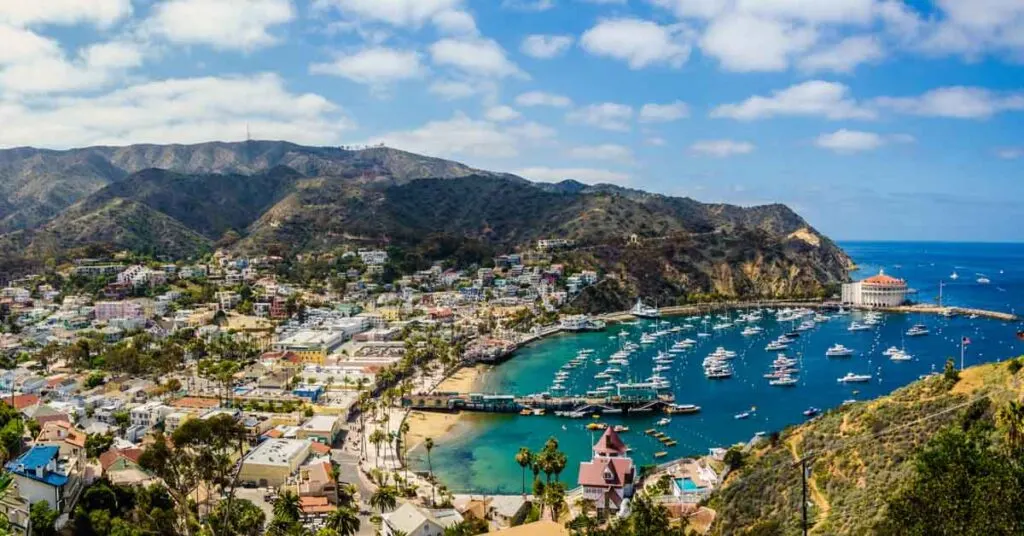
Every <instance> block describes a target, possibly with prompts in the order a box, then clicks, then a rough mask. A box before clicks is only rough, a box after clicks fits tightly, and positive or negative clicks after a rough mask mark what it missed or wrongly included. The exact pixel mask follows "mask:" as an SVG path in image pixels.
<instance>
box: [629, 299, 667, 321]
mask: <svg viewBox="0 0 1024 536" xmlns="http://www.w3.org/2000/svg"><path fill="white" fill-rule="evenodd" d="M629 313H630V314H631V315H633V316H635V317H638V318H660V317H661V311H659V310H658V308H657V307H651V306H649V305H644V302H643V300H641V299H640V298H637V300H636V305H634V306H633V308H632V309H630V310H629Z"/></svg>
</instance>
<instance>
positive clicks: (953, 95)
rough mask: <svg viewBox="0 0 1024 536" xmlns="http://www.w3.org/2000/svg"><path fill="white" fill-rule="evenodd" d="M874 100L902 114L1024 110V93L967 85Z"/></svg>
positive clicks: (965, 115)
mask: <svg viewBox="0 0 1024 536" xmlns="http://www.w3.org/2000/svg"><path fill="white" fill-rule="evenodd" d="M874 102H875V104H876V105H877V106H880V107H882V108H887V109H891V110H894V111H897V112H900V113H906V114H912V115H921V116H927V117H947V118H954V119H987V118H989V117H992V116H993V115H995V114H998V113H1001V112H1015V111H1024V93H996V92H994V91H991V90H988V89H985V88H980V87H964V86H952V87H943V88H938V89H934V90H931V91H928V92H927V93H924V94H922V95H919V96H916V97H880V98H877V99H875V101H874Z"/></svg>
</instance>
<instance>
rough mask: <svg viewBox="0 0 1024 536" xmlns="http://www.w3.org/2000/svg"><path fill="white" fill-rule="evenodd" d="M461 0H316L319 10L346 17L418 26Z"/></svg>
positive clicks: (453, 8)
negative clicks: (327, 9)
mask: <svg viewBox="0 0 1024 536" xmlns="http://www.w3.org/2000/svg"><path fill="white" fill-rule="evenodd" d="M462 5H463V0H316V1H315V2H314V6H315V7H317V8H320V9H323V8H328V7H329V8H334V9H336V10H338V11H340V12H341V13H342V14H343V15H345V16H347V17H352V18H355V19H357V20H360V21H363V22H377V23H384V24H389V25H391V26H398V27H413V28H415V27H420V26H422V25H423V24H425V23H427V22H428V21H431V20H433V19H434V18H435V17H438V16H440V15H442V14H444V13H448V12H452V11H459V9H460V8H461V7H462Z"/></svg>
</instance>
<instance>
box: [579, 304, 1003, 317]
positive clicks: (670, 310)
mask: <svg viewBox="0 0 1024 536" xmlns="http://www.w3.org/2000/svg"><path fill="white" fill-rule="evenodd" d="M763 307H774V308H778V307H806V308H808V309H833V310H834V309H838V308H839V307H845V308H847V309H852V310H857V311H879V312H883V313H903V314H907V313H919V314H936V315H941V316H947V317H948V316H971V315H976V316H978V317H980V318H989V319H992V320H1001V321H1003V322H1016V321H1018V320H1019V317H1018V316H1017V315H1015V314H1011V313H1004V312H1001V311H989V310H986V309H975V308H971V307H952V306H939V305H931V304H914V305H901V306H899V307H867V306H854V305H846V304H840V303H837V302H823V301H817V300H816V301H799V300H797V301H794V300H777V301H776V300H763V301H730V302H718V303H703V304H693V305H679V306H674V307H663V308H661V310H660V311H661V314H662V316H680V315H699V314H707V313H710V312H714V311H721V310H726V309H748V308H763ZM597 318H598V319H600V320H604V321H605V322H624V321H629V320H633V319H634V318H635V317H634V316H633V315H632V314H631V313H630V312H629V311H618V312H614V313H607V314H603V315H599V316H598V317H597Z"/></svg>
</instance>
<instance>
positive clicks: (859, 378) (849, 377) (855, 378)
mask: <svg viewBox="0 0 1024 536" xmlns="http://www.w3.org/2000/svg"><path fill="white" fill-rule="evenodd" d="M836 381H837V382H839V383H865V382H869V381H871V375H870V374H854V373H852V372H847V373H846V376H843V377H842V378H838V379H836Z"/></svg>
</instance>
